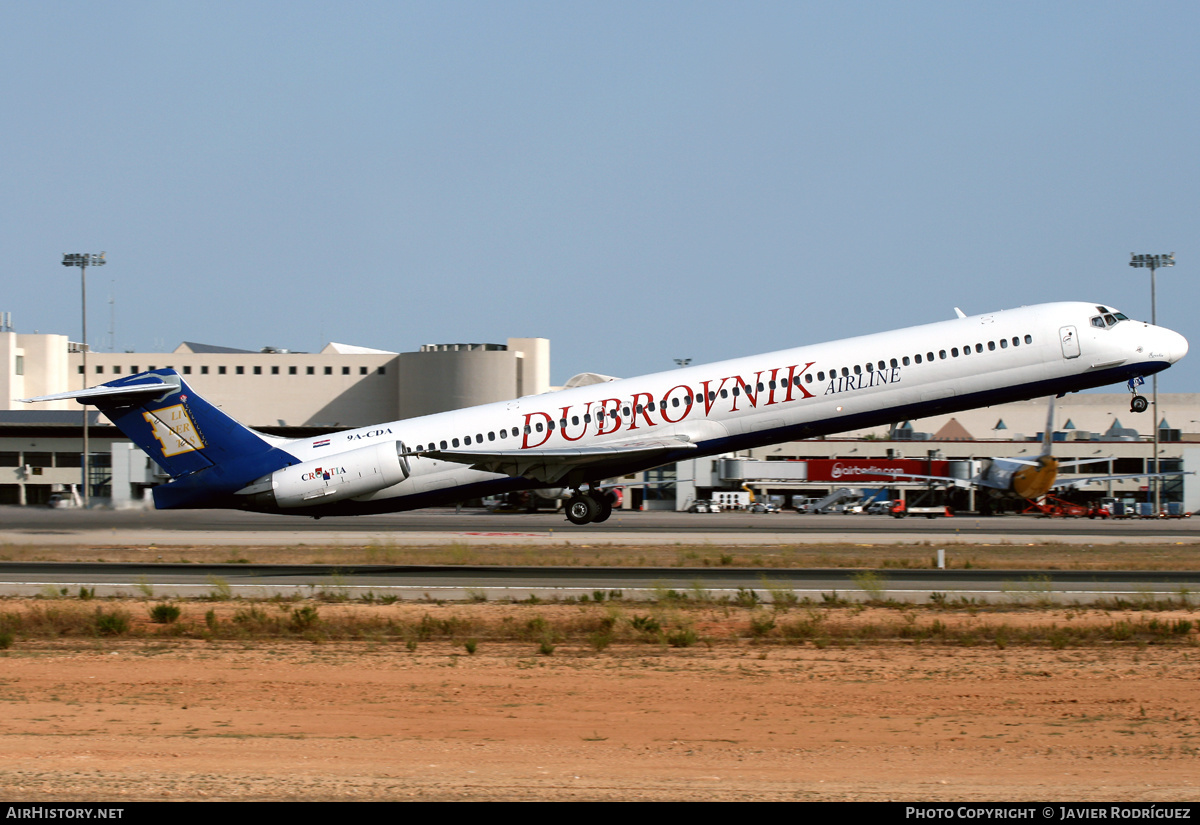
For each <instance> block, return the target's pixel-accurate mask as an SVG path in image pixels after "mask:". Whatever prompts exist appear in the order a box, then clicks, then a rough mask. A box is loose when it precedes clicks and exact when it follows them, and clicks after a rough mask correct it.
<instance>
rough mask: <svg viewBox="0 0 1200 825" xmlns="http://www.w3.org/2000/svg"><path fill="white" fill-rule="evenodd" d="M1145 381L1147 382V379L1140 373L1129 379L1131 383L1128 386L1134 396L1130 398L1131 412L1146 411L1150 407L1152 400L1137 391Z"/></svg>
mask: <svg viewBox="0 0 1200 825" xmlns="http://www.w3.org/2000/svg"><path fill="white" fill-rule="evenodd" d="M1145 383H1146V379H1145V378H1142V377H1141V376H1140V375H1137V376H1134V377H1133V378H1130V379H1129V383H1128V385H1127V386H1128V387H1129V391H1130V392H1131V393H1133V398H1131V399H1129V411H1130V412H1135V413H1144V412H1145V411H1146V410H1147V409H1149V408H1150V402H1149V401H1147V400H1146V398H1145V396H1141V395H1138V391H1137V388H1138V387H1140V386H1141V385H1142V384H1145Z"/></svg>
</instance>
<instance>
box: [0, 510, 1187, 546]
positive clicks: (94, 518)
mask: <svg viewBox="0 0 1200 825" xmlns="http://www.w3.org/2000/svg"><path fill="white" fill-rule="evenodd" d="M938 539H940V540H943V541H949V540H953V541H966V542H980V543H1002V542H1013V541H1020V540H1024V541H1055V542H1064V543H1088V544H1095V543H1111V542H1132V541H1137V542H1143V543H1157V542H1163V543H1175V542H1185V543H1192V542H1197V541H1200V518H1196V519H1163V520H1127V521H1114V520H1107V521H1105V520H1099V519H1098V520H1094V521H1093V520H1088V519H1049V518H1035V517H1032V516H1000V517H992V518H979V517H975V516H959V517H956V518H939V519H925V518H907V519H894V518H890V517H888V516H866V515H852V516H843V515H832V516H813V515H803V516H802V515H797V514H795V513H778V514H772V515H753V514H749V513H713V514H699V513H697V514H690V513H675V512H666V511H651V512H623V511H618V512H617V513H614V514H613V516H612V518H611V519H609V520H608V521H607V522H605V523H604V524H589V525H586V526H583V527H578V526H575V525H573V524H571V523H569V522H568V521H567V520H566V519H565V518H564V517H563V515H562V514H561V513H538V514H533V515H526V514H512V515H497V514H493V513H488V512H485V511H479V510H463V511H461V512H455V510H453V509H444V510H421V511H415V512H411V513H397V514H391V515H383V516H358V517H339V518H325V519H320V520H314V519H311V518H304V517H299V516H274V515H263V514H259V513H244V512H238V511H225V510H214V511H208V510H175V511H160V510H122V511H113V510H86V511H85V510H51V509H49V508H37V507H0V543H7V544H20V545H27V544H43V545H56V544H57V545H62V544H79V543H85V544H92V545H97V546H103V545H110V544H130V543H134V544H136V543H145V542H153V543H155V544H158V545H166V546H170V545H195V544H206V545H213V544H216V545H233V546H245V545H266V544H272V545H289V544H300V543H304V544H313V543H318V542H319V543H322V544H328V545H334V546H336V545H346V544H363V543H366V542H372V541H375V542H380V541H388V542H399V543H405V544H419V545H431V544H449V543H464V544H517V545H519V544H542V545H544V544H555V543H568V542H573V543H580V542H586V543H589V544H674V543H677V542H680V541H690V542H699V543H705V542H709V543H721V544H729V545H761V544H813V543H843V542H873V543H880V542H901V543H912V542H918V541H925V540H938Z"/></svg>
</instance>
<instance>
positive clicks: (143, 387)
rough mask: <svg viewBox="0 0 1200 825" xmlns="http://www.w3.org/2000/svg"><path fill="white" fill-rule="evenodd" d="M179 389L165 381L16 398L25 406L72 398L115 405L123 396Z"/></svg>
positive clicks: (176, 385)
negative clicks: (38, 402)
mask: <svg viewBox="0 0 1200 825" xmlns="http://www.w3.org/2000/svg"><path fill="white" fill-rule="evenodd" d="M177 389H179V385H178V384H168V383H166V382H165V381H154V382H152V383H149V384H132V385H126V386H123V387H109V386H99V387H91V388H89V389H86V390H74V391H72V392H60V393H56V394H55V395H39V396H38V397H36V398H18V399H17V400H18V401H22V402H24V403H26V404H32V403H34V402H37V401H66V400H69V399H71V398H74V399H75V400H76V401H78V402H79V403H80V404H101V403H105V402H107V403H110V404H111V403H116V402H117V400H118V397H120V396H125V397H128V398H131V399H132V398H148V397H152V396H155V395H163V394H164V393H170V392H175V391H176V390H177Z"/></svg>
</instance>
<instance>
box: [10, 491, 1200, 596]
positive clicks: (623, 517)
mask: <svg viewBox="0 0 1200 825" xmlns="http://www.w3.org/2000/svg"><path fill="white" fill-rule="evenodd" d="M937 540H942V541H946V542H947V543H950V542H959V543H961V542H966V543H979V544H1003V543H1010V544H1015V543H1025V542H1028V543H1035V542H1044V541H1050V542H1058V543H1063V544H1075V543H1078V544H1085V543H1086V544H1102V543H1110V542H1125V543H1133V542H1136V543H1140V544H1156V543H1162V544H1178V543H1184V544H1193V543H1197V541H1198V540H1200V519H1197V520H1192V519H1188V520H1169V521H1168V520H1163V521H1123V522H1122V521H1098V520H1097V521H1089V520H1085V519H1083V520H1051V519H1044V518H1033V517H1017V516H1007V517H998V518H974V517H969V516H968V517H957V518H952V519H938V520H932V521H931V520H926V519H904V520H897V519H892V518H888V517H886V516H840V515H839V516H800V515H796V514H791V513H780V514H775V515H751V514H744V513H720V514H686V513H673V512H647V513H636V512H635V513H619V514H616V515H614V516H613V518H612V519H611V520H610V521H609V522H607V523H605V524H603V525H589V526H587V527H576V526H574V525H571V524H569V523H568V522H566V520H565V519H564V518H563V516H562V515H561V514H550V513H545V514H535V515H523V514H522V515H496V514H491V513H486V512H482V511H469V510H464V511H462V512H455V511H454V510H452V509H447V510H431V511H421V512H415V513H403V514H396V515H387V516H369V517H362V518H336V519H334V518H331V519H322V520H320V521H313V520H311V519H299V518H288V517H282V516H267V515H260V514H255V513H241V512H227V511H177V512H161V511H152V510H149V511H147V510H132V511H119V512H118V511H110V510H90V511H82V510H50V509H43V508H20V507H4V508H0V544H7V545H21V546H47V547H49V546H55V545H58V546H70V545H78V546H81V547H105V546H118V545H119V546H131V545H132V546H139V545H141V546H145V545H154V546H163V547H166V546H213V545H217V546H231V547H239V546H240V547H251V546H264V545H273V546H288V545H299V544H304V545H309V546H313V545H317V546H353V545H365V544H368V543H371V542H382V543H391V544H401V545H418V546H424V545H439V544H495V545H523V544H524V545H542V546H544V545H548V544H560V543H561V544H573V545H606V544H607V545H614V546H615V545H639V544H645V545H654V544H657V545H662V544H712V545H730V546H755V545H758V546H762V545H787V544H814V543H833V544H845V543H868V544H891V543H903V544H908V543H915V542H920V541H937ZM1197 567H1200V565H1197ZM863 572H864V571H853V570H798V569H771V570H763V569H759V568H754V569H733V568H719V569H717V568H679V567H670V568H626V569H623V568H595V567H592V568H579V567H569V568H567V567H539V568H529V567H468V566H461V565H456V566H444V567H443V566H411V565H410V566H403V565H355V566H350V567H346V566H342V567H331V566H326V565H261V564H254V565H249V564H161V563H160V564H116V563H104V564H100V563H92V564H87V563H83V564H80V563H48V562H5V563H0V594H5V595H39V594H40V595H53V594H61V593H63V591H64V590H65V591H66V592H67V593H68V594H70V593H73V592H77V591H78V589H79V588H81V587H86V588H89V589H90V588H95V592H96V595H97V596H109V595H127V596H139V595H140V596H154V597H157V598H161V597H164V596H207V595H214V594H217V595H227V596H247V597H249V596H255V597H268V596H274V595H287V596H293V595H302V596H323V597H326V598H335V599H340V598H345V599H351V598H353V599H357V598H362V597H364V596H367V595H370V596H371V597H377V598H378V597H386V596H393V597H396V598H401V599H434V600H443V599H444V600H461V599H481V598H488V599H497V598H515V599H528V598H530V597H531V596H532V597H537V598H541V599H552V598H565V597H571V598H580V597H588V598H595V596H596V594H600V595H602V596H607V595H608V594H611V593H620V594H621V596H622V597H623V598H626V599H654V598H662V597H663V595H664V594H665V593H667V592H668V591H671V590H674V591H677V592H680V593H684V594H686V595H690V596H693V597H701V598H705V597H712V598H721V597H728V598H738V597H739V596H740V597H741V598H751V597H750V596H748V595H747V594H749V593H750V592H751V591H753V593H754V596H753V598H758V599H761V600H763V601H770V600H771V599H772V598H773V596H772V593H784V592H790V593H792V594H794V595H795V596H796V597H798V598H810V599H813V600H814V601H821V600H826V599H830V598H835V597H837V598H848V599H852V600H853V599H859V600H861V599H865V598H870V597H879V596H884V597H889V598H894V599H897V600H901V601H918V602H919V601H927V600H929V599H930V598H940V597H938V596H934V594H946V595H947V597H948V598H950V599H958V598H964V599H973V600H976V601H979V602H997V601H1003V602H1011V603H1021V602H1027V601H1037V602H1056V603H1068V604H1069V603H1075V602H1090V601H1095V600H1097V599H1106V598H1115V597H1120V598H1125V599H1145V598H1179V597H1180V596H1181V595H1182V596H1186V595H1187V594H1190V593H1193V592H1200V572H1197V571H1191V572H1155V573H1145V572H1110V573H1078V572H1062V571H1056V572H1048V571H1043V570H1005V571H994V570H961V569H956V570H950V571H937V570H887V571H872V572H870V574H869V575H868V576H867V577H866V578H864V577H863Z"/></svg>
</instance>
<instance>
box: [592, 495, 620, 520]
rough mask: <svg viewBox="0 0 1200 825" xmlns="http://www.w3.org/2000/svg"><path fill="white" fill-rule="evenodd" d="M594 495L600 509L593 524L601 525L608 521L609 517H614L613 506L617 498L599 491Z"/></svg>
mask: <svg viewBox="0 0 1200 825" xmlns="http://www.w3.org/2000/svg"><path fill="white" fill-rule="evenodd" d="M592 495H593V496H594V498H595V501H596V505H597V507H598V508H599V511H598V512H597V513H596V516H595V518H593V519H592V524H599V523H600V522H602V521H608V517H609V516H611V515H612V511H613V504H614V503H615V500H616V496H614V495H613V494H612V493H606V492H602V491H597V492H595V493H593V494H592Z"/></svg>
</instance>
